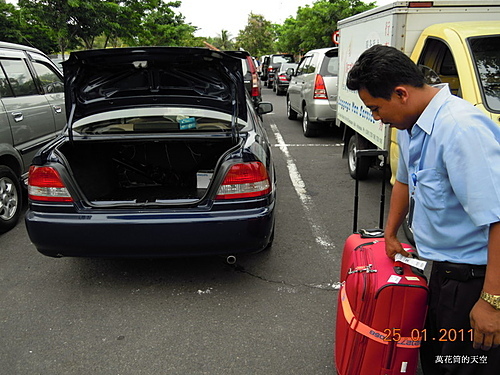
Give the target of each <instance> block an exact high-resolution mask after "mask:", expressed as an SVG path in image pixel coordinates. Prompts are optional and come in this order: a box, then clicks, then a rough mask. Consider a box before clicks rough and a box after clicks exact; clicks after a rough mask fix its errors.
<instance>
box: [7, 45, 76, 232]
mask: <svg viewBox="0 0 500 375" xmlns="http://www.w3.org/2000/svg"><path fill="white" fill-rule="evenodd" d="M65 123H66V115H65V108H64V84H63V76H62V74H61V72H60V71H59V69H58V68H57V67H56V65H54V63H53V62H52V61H51V60H50V59H49V58H48V57H47V56H46V55H45V54H44V53H43V52H41V51H39V50H38V49H35V48H31V47H26V46H22V45H18V44H12V43H5V42H0V233H3V232H6V231H7V230H9V229H11V228H12V227H14V226H15V225H16V223H17V221H18V219H19V216H20V213H21V212H20V211H21V208H22V195H23V191H22V190H21V181H22V180H23V178H24V177H25V175H26V174H27V171H28V168H29V166H30V164H31V160H32V159H33V156H34V155H35V153H36V152H37V151H38V149H39V148H40V147H42V146H43V145H45V144H46V143H48V142H49V141H51V140H52V139H54V138H55V136H56V135H57V134H58V133H59V132H60V130H61V129H62V128H63V127H64V125H65Z"/></svg>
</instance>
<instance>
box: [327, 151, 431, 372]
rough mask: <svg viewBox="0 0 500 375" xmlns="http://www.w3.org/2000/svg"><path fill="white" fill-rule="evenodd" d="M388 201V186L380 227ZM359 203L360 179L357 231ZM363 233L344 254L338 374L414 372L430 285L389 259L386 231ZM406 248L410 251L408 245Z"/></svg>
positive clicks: (348, 243) (353, 238) (347, 244)
mask: <svg viewBox="0 0 500 375" xmlns="http://www.w3.org/2000/svg"><path fill="white" fill-rule="evenodd" d="M358 153H359V151H358ZM372 153H373V152H372ZM358 158H359V156H358ZM384 161H385V160H384ZM384 180H385V179H384ZM382 183H383V185H385V181H383V182H382ZM384 199H385V197H384V188H383V190H382V199H381V215H380V223H379V224H380V227H382V222H383V207H384ZM357 200H358V182H357V181H356V193H355V219H354V232H357V228H356V227H357ZM360 232H361V233H354V234H352V235H351V236H349V237H348V238H347V240H346V242H345V245H344V251H343V256H342V265H341V273H340V278H341V282H342V286H341V289H340V292H339V297H338V305H337V321H336V333H335V353H334V356H335V364H336V368H337V372H338V374H340V375H373V374H380V375H395V374H415V372H416V369H417V364H418V348H419V347H420V340H421V337H422V335H423V331H422V330H423V327H424V321H425V315H426V312H427V302H428V289H427V281H426V279H425V277H424V276H423V274H421V273H420V272H418V271H416V270H414V269H413V268H412V267H410V266H409V265H407V264H404V263H401V262H395V261H393V260H392V259H390V258H388V257H387V255H386V253H385V244H384V239H383V231H382V230H380V229H377V230H370V231H363V230H361V231H360ZM403 247H404V248H405V249H407V251H408V250H409V249H411V246H409V245H407V244H403Z"/></svg>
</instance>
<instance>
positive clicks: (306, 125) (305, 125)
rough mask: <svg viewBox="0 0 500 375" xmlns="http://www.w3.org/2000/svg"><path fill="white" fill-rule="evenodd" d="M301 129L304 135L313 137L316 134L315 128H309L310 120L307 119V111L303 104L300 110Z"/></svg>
mask: <svg viewBox="0 0 500 375" xmlns="http://www.w3.org/2000/svg"><path fill="white" fill-rule="evenodd" d="M302 130H303V131H304V136H305V137H314V136H315V135H316V129H311V121H309V113H308V112H307V107H306V106H304V109H303V111H302Z"/></svg>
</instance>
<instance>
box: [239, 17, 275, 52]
mask: <svg viewBox="0 0 500 375" xmlns="http://www.w3.org/2000/svg"><path fill="white" fill-rule="evenodd" d="M275 39H276V33H275V31H274V27H273V25H272V24H271V22H270V21H267V20H266V19H265V18H264V16H262V15H260V14H253V13H250V15H249V16H248V23H247V25H246V26H245V28H244V29H243V30H241V31H240V33H239V34H238V37H237V38H236V47H237V48H239V47H241V48H243V49H244V50H246V51H248V52H249V53H250V54H251V55H253V56H261V55H265V54H269V53H272V52H273V50H274V41H275Z"/></svg>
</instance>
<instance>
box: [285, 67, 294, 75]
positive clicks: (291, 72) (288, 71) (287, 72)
mask: <svg viewBox="0 0 500 375" xmlns="http://www.w3.org/2000/svg"><path fill="white" fill-rule="evenodd" d="M294 74H295V69H294V68H288V69H287V70H286V75H287V76H289V77H291V76H293V75H294Z"/></svg>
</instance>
